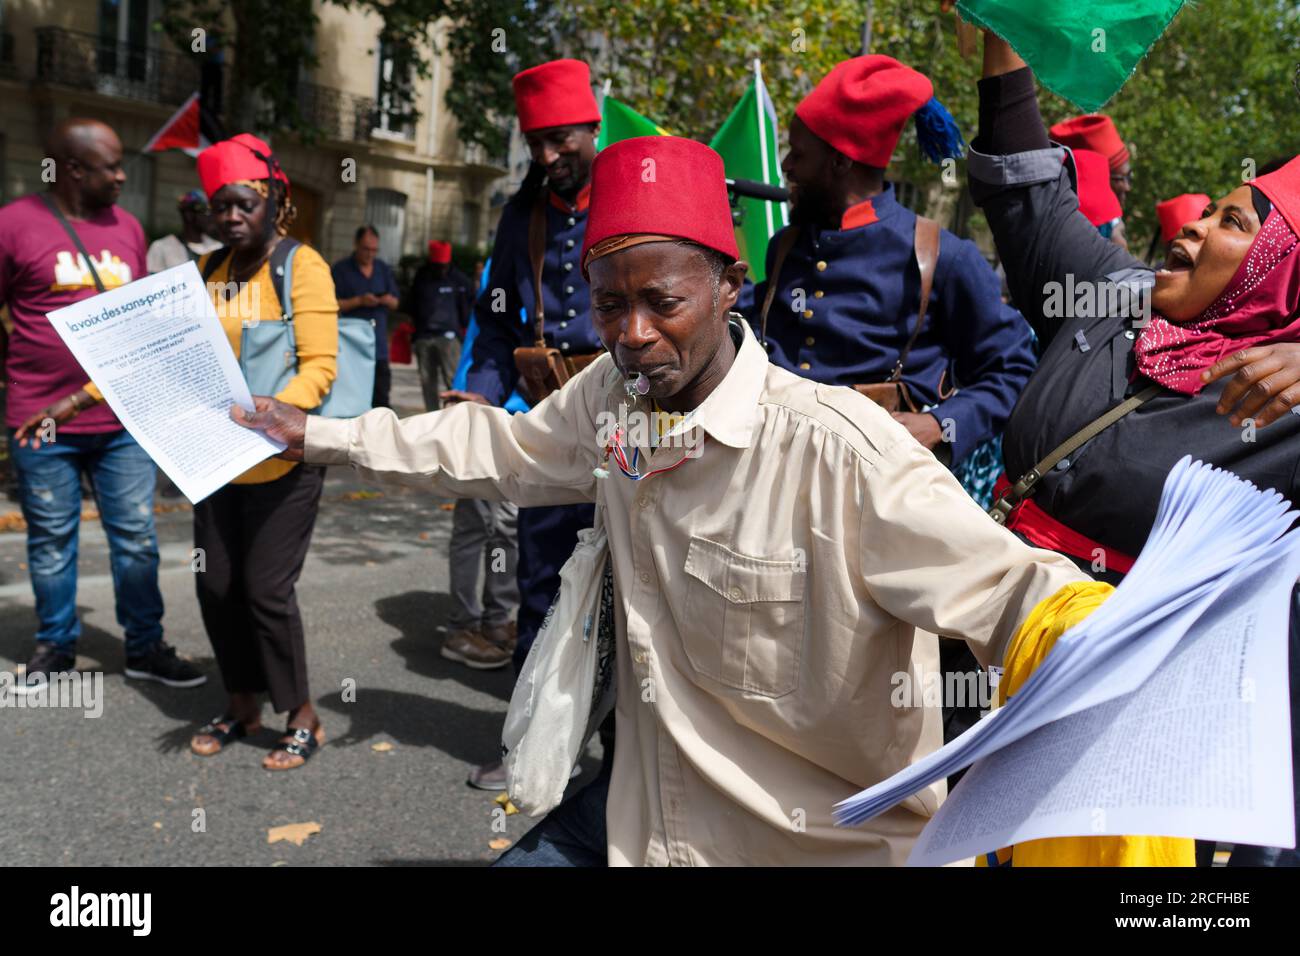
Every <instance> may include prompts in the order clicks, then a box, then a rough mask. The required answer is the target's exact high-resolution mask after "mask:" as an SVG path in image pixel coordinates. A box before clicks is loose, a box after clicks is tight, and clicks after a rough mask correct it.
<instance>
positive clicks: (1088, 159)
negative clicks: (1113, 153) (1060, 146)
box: [1071, 149, 1124, 226]
mask: <svg viewBox="0 0 1300 956" xmlns="http://www.w3.org/2000/svg"><path fill="white" fill-rule="evenodd" d="M1071 152H1073V154H1074V172H1075V179H1076V180H1077V181H1078V185H1077V189H1076V192H1078V194H1079V212H1081V213H1083V214H1084V216H1085V217H1087V219H1088V221H1089V222H1090V223H1092V224H1093V225H1094V226H1104V225H1105V224H1106V223H1108V222H1111V221H1112V220H1115V219H1118V218H1119V217H1120V216H1122V215H1123V214H1124V211H1123V209H1121V208H1120V204H1119V197H1118V196H1116V195H1115V190H1113V189H1111V188H1110V165H1109V164H1108V163H1107V162H1106V157H1105V156H1103V155H1101V153H1095V152H1093V151H1092V150H1090V149H1076V150H1072V151H1071Z"/></svg>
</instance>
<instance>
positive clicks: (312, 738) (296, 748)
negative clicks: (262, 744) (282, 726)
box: [262, 721, 325, 770]
mask: <svg viewBox="0 0 1300 956" xmlns="http://www.w3.org/2000/svg"><path fill="white" fill-rule="evenodd" d="M324 743H325V731H324V730H323V729H322V727H321V725H320V722H319V721H317V723H316V726H315V727H313V728H311V729H310V730H309V729H307V728H306V727H291V728H287V729H286V730H285V736H284V738H283V739H281V740H280V742H279V743H278V744H276V746H275V749H274V750H272V751H271V752H270V753H269V754H267V755H266V756H265V757H264V758H263V759H262V769H263V770H296V769H298V768H299V767H301V766H302V765H303V764H305V763H306V762H307V761H308V760H310V759H311V755H312V754H314V753H315V752H316V751H317V750H318V749H319V748H320V746H321V745H322V744H324ZM278 753H285V754H288V755H289V757H290V758H291V760H290V761H289V762H287V763H286V762H279V761H275V760H274V759H273V758H274V757H275V755H276V754H278Z"/></svg>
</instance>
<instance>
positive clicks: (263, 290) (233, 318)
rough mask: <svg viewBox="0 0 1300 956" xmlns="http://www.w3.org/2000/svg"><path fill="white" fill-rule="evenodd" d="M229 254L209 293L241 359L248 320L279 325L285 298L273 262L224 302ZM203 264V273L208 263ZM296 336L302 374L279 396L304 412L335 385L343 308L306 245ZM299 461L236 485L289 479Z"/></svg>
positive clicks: (297, 263) (298, 274)
mask: <svg viewBox="0 0 1300 956" xmlns="http://www.w3.org/2000/svg"><path fill="white" fill-rule="evenodd" d="M231 258H232V257H230V256H227V257H226V261H225V262H223V263H222V264H221V265H220V266H218V267H217V269H216V270H215V271H214V272H213V273H212V275H211V276H210V277H209V279H208V282H209V287H208V290H209V292H210V293H211V295H212V302H213V305H215V306H216V309H217V316H218V317H219V318H220V319H221V327H222V328H223V329H225V330H226V338H227V339H228V340H229V341H230V347H231V348H232V349H234V350H235V356H236V357H238V356H239V344H240V334H241V331H242V328H243V323H244V320H246V319H250V318H255V319H257V320H258V321H261V322H278V321H280V319H281V317H282V316H283V315H284V311H283V310H282V309H281V308H280V300H279V299H278V298H276V295H275V286H274V285H273V284H272V283H271V264H270V262H269V261H268V262H264V263H262V267H261V268H260V269H258V270H257V273H256V274H255V275H254V276H253V278H252V279H250V280H249V281H247V282H245V283H243V284H242V285H241V287H240V289H239V292H238V294H237V295H236V296H235V297H234V298H233V299H231V300H230V301H229V302H226V301H224V300H223V298H222V296H221V292H220V288H221V286H220V285H218V283H220V284H221V285H224V284H225V283H226V282H229V281H230V261H231ZM207 259H208V257H207V256H204V257H203V258H202V259H200V260H199V271H200V272H202V271H203V268H204V266H205V265H206V264H207ZM290 295H291V296H292V301H293V335H294V341H295V342H296V343H297V348H298V374H297V375H295V376H294V377H293V379H292V380H290V382H289V384H288V385H286V386H285V387H284V389H283V390H282V391H281V392H280V394H278V395H276V396H275V397H276V398H278V399H279V400H280V401H282V402H288V403H289V404H290V405H297V406H298V407H299V408H305V409H311V408H315V407H316V406H318V405H319V404H320V403H321V402H322V401H323V400H324V398H325V396H326V394H328V392H329V390H330V385H331V384H332V383H333V382H334V375H335V363H336V360H337V358H338V353H339V306H338V301H337V300H336V299H335V297H334V279H333V277H332V276H331V275H330V267H329V265H328V263H326V262H325V260H324V259H322V258H321V256H320V253H318V252H317V251H316V250H315V249H313V248H311V246H302V247H301V248H299V249H298V251H297V252H296V253H295V254H294V257H293V289H292V290H291V291H290ZM295 464H296V463H295V462H292V461H284V460H283V459H280V458H268V459H267V460H266V461H264V462H262V463H261V464H258V465H254V466H253V467H252V468H250V469H248V471H246V472H244V473H243V474H242V475H240V476H239V477H238V478H236V479H235V480H234V481H233V482H232V484H236V485H256V484H262V483H264V482H268V481H275V480H276V479H277V478H281V477H283V476H284V475H287V474H288V473H289V472H290V471H291V470H292V469H293V468H294V466H295Z"/></svg>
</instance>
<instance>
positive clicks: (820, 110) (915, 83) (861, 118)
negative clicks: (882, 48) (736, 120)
mask: <svg viewBox="0 0 1300 956" xmlns="http://www.w3.org/2000/svg"><path fill="white" fill-rule="evenodd" d="M933 96H934V87H933V86H932V85H931V84H930V81H929V80H928V79H926V78H925V76H924V75H922V74H920V73H918V72H916V70H913V69H912V68H911V67H906V66H904V65H903V64H901V63H899V62H898V61H897V60H895V59H894V58H893V57H890V56H883V55H881V54H872V55H870V56H857V57H854V58H853V59H851V60H845V61H844V62H843V63H838V64H836V66H835V68H834V69H833V70H831V71H830V72H829V73H827V74H826V77H825V79H823V80H822V81H821V82H820V83H818V84H817V88H816V89H814V90H813V91H812V92H811V93H809V94H808V95H807V96H805V97H804V98H803V102H801V103H800V104H799V105H798V106H796V107H795V109H794V115H795V116H797V117H799V119H801V120H803V122H804V125H805V126H807V127H808V128H809V129H810V130H812V131H813V132H814V133H815V134H816V135H817V136H818V138H820V139H822V140H825V141H826V142H827V143H829V144H830V145H831V146H832V147H834V148H835V149H837V150H839V151H840V152H841V153H843V154H844V155H845V156H847V157H849V158H850V159H852V160H855V161H857V162H859V163H865V164H866V165H868V166H876V167H879V168H881V169H883V168H884V167H886V166H888V165H889V159H890V157H891V156H893V155H894V147H896V146H897V145H898V138H899V136H901V135H902V133H903V124H904V123H906V122H907V118H908V117H909V116H911V115H912V114H913V113H915V112H916V111H917V110H919V109H920V108H921V107H922V106H924V105H925V104H926V103H928V102H929V101H930V99H931V98H932V97H933Z"/></svg>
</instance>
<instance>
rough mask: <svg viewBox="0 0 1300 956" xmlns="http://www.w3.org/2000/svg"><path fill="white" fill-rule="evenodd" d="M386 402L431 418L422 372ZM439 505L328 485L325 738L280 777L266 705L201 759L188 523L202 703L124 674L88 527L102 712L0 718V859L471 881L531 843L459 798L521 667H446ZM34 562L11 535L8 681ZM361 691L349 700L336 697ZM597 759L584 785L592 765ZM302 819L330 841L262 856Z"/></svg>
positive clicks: (179, 545)
mask: <svg viewBox="0 0 1300 956" xmlns="http://www.w3.org/2000/svg"><path fill="white" fill-rule="evenodd" d="M393 401H394V405H395V406H396V407H397V408H398V410H399V413H402V414H408V413H412V412H415V411H418V410H420V409H419V408H418V407H417V406H418V403H419V391H418V384H417V382H416V379H415V373H414V371H413V369H408V368H403V367H401V366H396V367H395V368H394V395H393ZM160 500H162V499H160ZM182 500H183V499H182ZM165 503H168V504H171V503H174V501H172V502H165ZM444 504H447V502H445V501H443V500H440V499H437V498H433V497H431V496H428V495H423V494H420V493H418V492H415V491H408V490H394V489H390V488H378V487H374V486H369V487H368V486H364V485H362V484H361V483H360V482H358V481H357V480H356V479H355V478H354V476H353V475H352V474H351V473H350V472H349V471H348V470H347V469H342V468H332V469H331V470H330V473H329V476H328V480H327V484H326V489H325V495H324V500H323V501H322V504H321V509H320V516H319V519H318V521H317V524H316V532H315V536H314V538H313V540H312V546H311V551H310V553H309V555H308V557H307V563H306V567H305V570H304V572H303V575H302V579H301V580H300V582H299V585H298V597H299V603H300V604H301V606H302V610H303V617H304V622H305V627H306V632H307V646H308V662H309V668H310V677H311V684H312V696H313V699H314V700H315V702H316V706H317V708H318V710H319V711H320V713H321V718H322V721H323V723H324V727H325V732H326V736H327V743H326V745H325V746H324V747H322V748H321V750H320V751H319V752H318V753H317V754H316V755H315V757H313V758H312V760H310V761H309V762H308V763H307V765H306V766H304V767H302V768H300V769H298V770H294V771H290V772H287V773H273V772H268V771H265V770H263V769H262V768H261V760H262V757H263V755H264V754H265V753H266V752H267V751H268V750H269V749H270V748H271V745H272V744H273V743H274V741H275V739H276V737H277V736H278V731H279V729H280V728H282V727H283V717H282V716H276V715H273V714H271V712H270V708H269V704H268V705H267V707H266V708H265V710H264V712H263V719H264V721H265V726H264V729H263V730H262V732H261V733H260V734H258V735H255V736H253V737H250V738H249V739H247V740H245V741H242V742H240V743H237V744H234V745H232V746H231V747H229V748H228V749H227V750H226V751H225V752H223V753H221V754H218V755H217V756H215V757H210V758H203V757H197V756H195V755H193V754H192V753H191V752H190V750H189V747H188V741H189V738H190V736H191V734H192V733H193V732H194V730H195V728H196V727H198V726H199V725H200V724H202V723H203V722H205V721H206V720H207V719H209V718H211V717H213V716H215V715H217V714H218V713H220V712H221V710H222V708H223V705H224V702H225V695H224V692H223V690H222V688H221V682H220V677H219V676H218V674H217V672H216V665H215V662H214V661H213V660H212V651H211V647H210V645H209V643H208V640H207V637H206V634H205V632H204V630H203V625H202V622H201V621H200V619H199V613H198V605H197V602H196V600H195V597H194V579H193V572H192V571H191V570H190V548H191V547H192V532H191V525H190V514H189V512H188V510H185V509H183V508H182V509H179V510H175V511H171V512H168V513H164V514H162V515H160V516H159V518H158V530H159V538H160V546H161V551H162V573H161V584H162V590H163V596H164V599H165V601H166V608H167V612H166V617H165V619H164V625H165V627H166V635H167V640H168V641H170V642H171V643H172V644H174V645H175V646H176V648H177V649H178V651H179V652H180V653H181V654H182V655H183V656H187V657H189V658H190V659H192V660H194V661H196V662H198V663H199V664H200V665H201V666H202V667H203V669H204V670H205V671H206V672H207V673H208V674H209V681H208V683H207V684H206V685H204V686H203V687H200V688H196V689H193V690H173V689H170V688H165V687H162V686H161V685H158V684H152V683H141V682H138V681H127V680H126V679H125V678H124V677H123V674H122V668H123V654H122V642H121V630H120V629H119V627H118V626H117V623H116V620H115V618H114V611H113V589H112V582H111V580H110V578H109V575H108V559H107V547H106V544H105V541H104V536H103V533H102V531H101V530H100V528H99V524H98V522H97V521H94V520H87V521H83V523H82V530H81V554H80V559H79V570H80V575H81V577H80V585H79V591H78V604H79V610H80V612H81V616H82V621H83V628H84V632H83V635H82V638H81V641H80V643H79V645H78V659H77V665H78V668H79V669H81V670H83V671H102V672H103V674H104V684H103V687H104V691H103V695H104V710H103V715H102V716H101V717H99V718H98V719H87V718H85V717H84V716H83V715H82V712H81V711H79V710H68V709H19V708H13V707H6V708H3V709H0V759H2V760H3V762H4V765H5V767H6V768H7V771H6V772H5V773H4V774H3V775H0V781H2V782H0V843H2V844H3V845H4V846H5V848H6V853H5V862H6V863H7V864H10V865H13V864H20V865H27V864H32V865H36V864H47V865H48V864H76V865H92V866H93V865H117V864H142V865H211V864H221V865H243V866H249V865H252V866H256V865H273V866H274V865H286V864H288V865H330V864H352V865H355V864H377V865H390V866H391V865H410V864H416V865H425V864H447V865H466V866H475V865H483V864H485V863H487V862H489V861H491V860H492V859H493V858H495V857H496V856H497V855H498V853H499V848H500V841H502V840H510V841H514V840H517V839H518V838H519V837H520V836H522V835H523V834H524V833H525V832H526V831H527V830H528V828H529V826H531V824H532V821H530V820H529V819H528V818H526V817H524V816H522V815H511V816H508V817H506V816H504V815H503V814H501V813H494V812H493V811H494V810H496V809H497V804H496V803H495V802H494V798H495V796H496V795H495V794H490V793H484V792H482V791H478V790H473V789H471V788H469V787H467V786H466V785H465V777H466V774H467V773H468V772H469V770H470V769H471V768H472V767H473V766H474V765H476V764H479V763H483V762H486V761H487V760H489V759H492V758H493V757H494V755H495V754H496V752H497V747H498V742H499V739H500V729H501V722H502V719H503V717H504V715H505V710H506V706H507V703H508V701H509V696H510V690H511V687H512V682H513V671H512V670H511V669H509V668H507V669H504V670H499V671H495V672H487V673H484V672H476V671H471V670H469V669H467V668H465V667H463V666H462V665H459V664H455V663H453V662H450V661H446V660H443V659H442V658H441V657H440V656H439V655H438V647H439V642H440V640H441V638H442V632H441V628H442V626H443V624H444V622H445V620H446V617H447V612H448V609H449V607H450V598H449V597H448V595H447V538H448V535H449V533H450V530H451V513H450V511H448V510H444V509H443V508H442V507H440V506H441V505H444ZM9 510H16V505H15V504H14V503H12V502H10V501H9V500H8V499H3V498H0V514H2V513H4V512H5V511H9ZM25 562H26V553H25V538H24V535H23V534H22V533H21V532H17V533H4V534H0V670H9V671H12V670H14V667H15V665H16V664H17V665H21V664H22V663H23V662H25V660H26V658H27V655H28V653H29V652H30V650H31V647H32V635H33V633H34V630H35V622H36V619H35V615H34V613H33V610H32V595H31V589H30V585H29V583H28V578H27V572H26V564H25ZM349 678H350V679H352V680H353V681H355V687H356V694H355V701H354V702H345V701H344V693H343V688H344V686H345V680H347V679H349ZM377 745H378V746H379V748H380V749H376V746H377ZM385 745H387V746H385ZM592 748H593V749H592V750H591V752H589V753H588V755H587V756H586V758H585V759H584V762H583V767H584V774H583V777H582V778H581V780H579V781H578V783H579V784H580V783H581V782H583V781H585V780H586V779H589V778H590V777H591V776H593V775H594V773H595V771H596V769H597V765H598V762H599V761H598V759H597V757H598V754H599V745H598V744H595V743H593V745H592ZM197 810H201V811H203V812H202V813H201V814H196V812H195V811H197ZM200 823H201V824H202V827H201V828H200V827H199V824H200ZM296 823H317V824H319V825H320V832H318V833H315V834H314V835H311V836H310V837H308V838H307V839H306V841H305V842H304V843H303V845H302V846H296V845H294V844H293V843H291V842H287V841H280V842H276V843H274V844H269V843H268V831H269V830H270V829H271V828H273V827H279V826H282V825H285V824H296ZM502 828H504V832H501V831H502ZM493 841H497V848H496V849H494V848H493V846H492V844H493Z"/></svg>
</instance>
